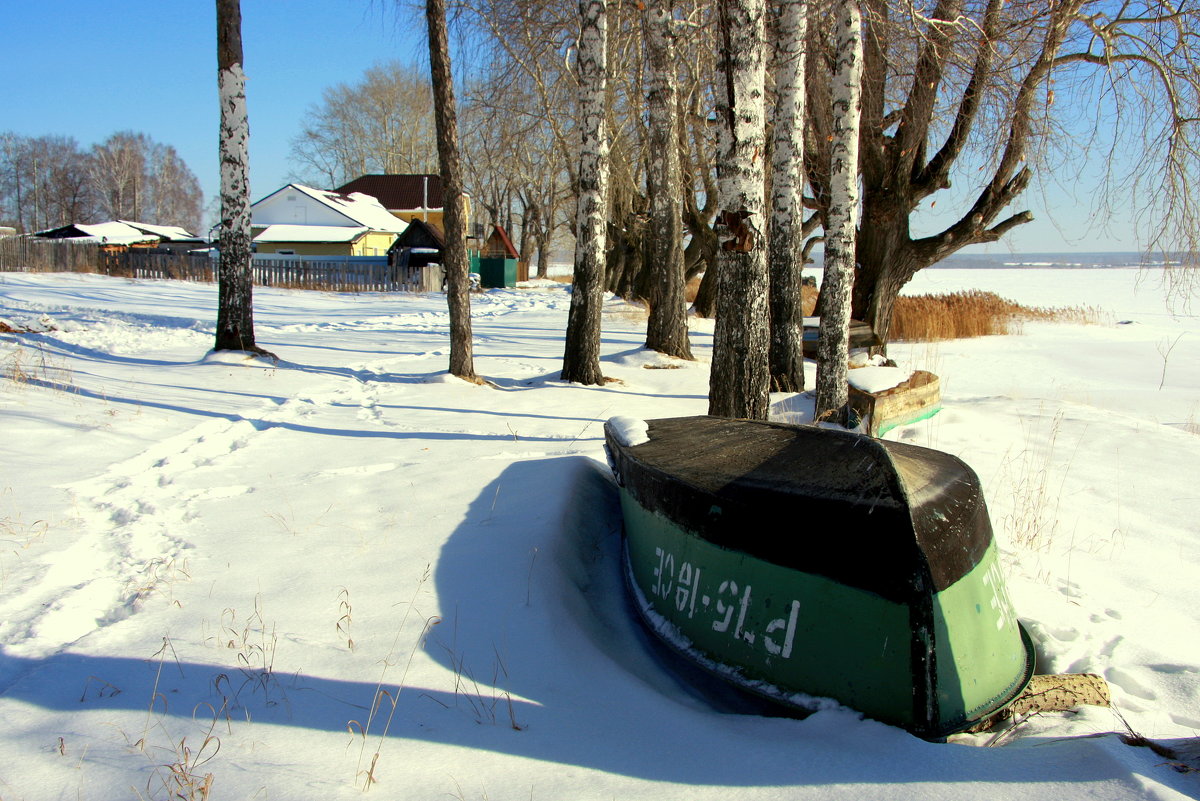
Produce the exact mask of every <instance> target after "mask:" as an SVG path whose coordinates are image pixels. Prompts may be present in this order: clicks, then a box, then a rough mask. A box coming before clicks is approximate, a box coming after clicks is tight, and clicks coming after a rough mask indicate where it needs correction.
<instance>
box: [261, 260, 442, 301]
mask: <svg viewBox="0 0 1200 801" xmlns="http://www.w3.org/2000/svg"><path fill="white" fill-rule="evenodd" d="M253 270H254V283H255V285H256V286H279V287H289V288H293V289H323V290H328V291H336V292H440V291H441V290H442V280H443V271H442V268H441V267H440V266H438V265H436V264H431V265H429V266H428V267H410V266H407V265H404V266H402V265H395V264H380V263H374V262H358V261H351V260H348V259H344V260H341V261H336V260H315V259H312V260H310V259H305V260H304V261H300V260H299V259H265V258H261V257H255V259H254V266H253Z"/></svg>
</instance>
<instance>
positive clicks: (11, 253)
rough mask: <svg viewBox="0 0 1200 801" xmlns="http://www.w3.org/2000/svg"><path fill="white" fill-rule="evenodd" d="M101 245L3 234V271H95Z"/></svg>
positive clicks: (0, 254)
mask: <svg viewBox="0 0 1200 801" xmlns="http://www.w3.org/2000/svg"><path fill="white" fill-rule="evenodd" d="M100 256H101V253H100V248H98V247H96V246H95V245H80V244H77V243H74V242H55V241H53V240H46V239H34V238H32V237H27V236H5V237H0V270H13V271H18V272H34V273H95V272H99V271H100Z"/></svg>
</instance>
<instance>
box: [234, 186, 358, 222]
mask: <svg viewBox="0 0 1200 801" xmlns="http://www.w3.org/2000/svg"><path fill="white" fill-rule="evenodd" d="M250 219H251V224H252V225H254V226H256V227H257V226H260V225H264V226H265V225H336V226H352V227H357V226H358V223H357V222H355V221H354V220H352V219H350V218H349V217H347V216H346V215H344V214H342V213H340V212H338V211H336V210H335V209H332V208H330V207H329V206H327V205H325V204H324V203H320V202H319V201H317V200H314V199H313V198H312V197H310V196H309V195H306V194H305V193H303V192H301V191H300V190H298V189H295V188H293V187H291V186H286V187H284V188H283V189H281V190H279V191H278V192H276V193H275V194H273V195H271V196H269V197H265V198H263V199H262V200H260V201H258V202H257V203H255V204H254V206H253V208H252V209H251V218H250Z"/></svg>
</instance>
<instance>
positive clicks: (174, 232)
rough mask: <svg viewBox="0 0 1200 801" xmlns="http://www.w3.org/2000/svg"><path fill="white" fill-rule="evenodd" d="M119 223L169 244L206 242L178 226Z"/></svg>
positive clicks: (126, 221)
mask: <svg viewBox="0 0 1200 801" xmlns="http://www.w3.org/2000/svg"><path fill="white" fill-rule="evenodd" d="M117 222H119V223H122V224H124V225H128V226H129V227H131V228H136V229H137V230H139V231H141V232H143V233H147V234H153V235H154V236H157V237H159V238H160V239H162V240H164V241H167V242H186V241H194V242H203V241H204V240H203V239H201V238H200V237H198V236H196V235H195V234H193V233H192V232H191V231H189V230H187V229H186V228H181V227H179V226H178V225H151V224H150V223H140V222H131V221H129V220H118V221H117Z"/></svg>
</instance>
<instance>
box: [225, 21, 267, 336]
mask: <svg viewBox="0 0 1200 801" xmlns="http://www.w3.org/2000/svg"><path fill="white" fill-rule="evenodd" d="M217 88H218V90H219V92H220V106H221V127H220V159H221V222H220V231H219V234H218V245H217V246H218V248H219V249H220V260H219V261H218V263H217V336H216V343H215V344H214V345H213V350H241V351H248V352H251V353H258V354H261V355H265V356H271V357H272V358H274V356H273V354H271V353H269V352H267V351H265V350H263V349H262V348H260V347H258V345H256V344H255V342H254V308H253V299H252V283H253V282H252V280H251V274H250V259H251V254H250V175H249V172H250V156H249V145H250V122H249V117H248V116H247V113H246V74H245V73H244V72H243V71H242V9H241V3H240V0H217Z"/></svg>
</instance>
